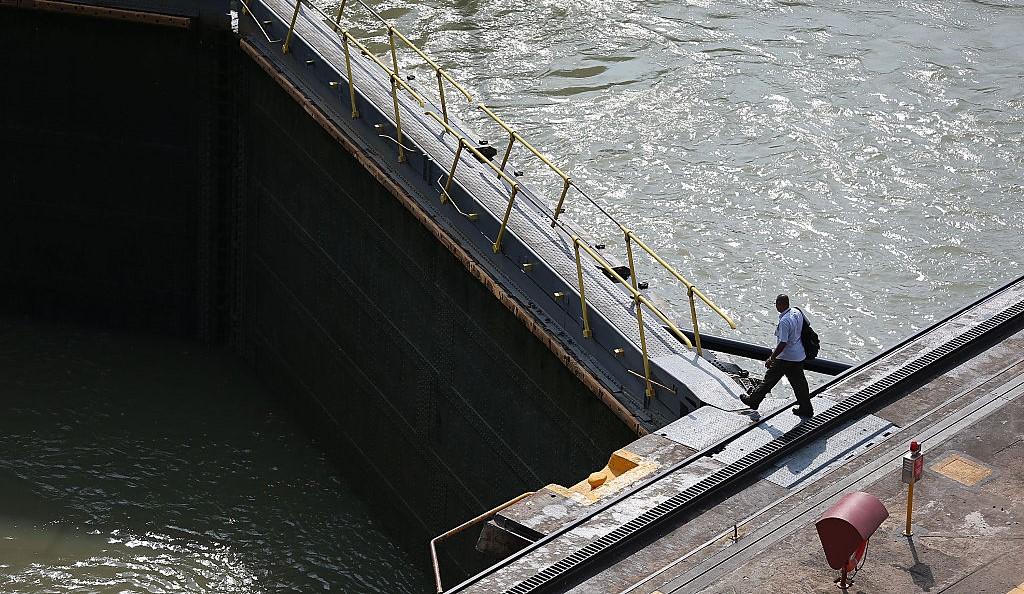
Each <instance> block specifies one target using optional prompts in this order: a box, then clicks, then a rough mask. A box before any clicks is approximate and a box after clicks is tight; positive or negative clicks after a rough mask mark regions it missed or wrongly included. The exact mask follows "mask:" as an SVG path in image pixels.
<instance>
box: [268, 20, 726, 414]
mask: <svg viewBox="0 0 1024 594" xmlns="http://www.w3.org/2000/svg"><path fill="white" fill-rule="evenodd" d="M346 1H347V0H342V2H341V4H340V6H339V7H338V12H337V14H336V15H334V16H333V17H331V16H329V15H327V14H326V13H325V12H324V11H323V10H321V9H320V8H319V7H318V6H316V5H315V4H312V3H311V2H310V0H296V3H295V10H294V12H293V13H292V15H291V22H290V23H289V26H288V34H287V36H286V37H285V39H284V45H283V46H282V51H283V52H284V53H286V54H287V53H288V50H289V47H290V43H291V38H292V35H293V34H294V29H295V22H296V20H297V18H298V15H299V13H300V11H301V8H302V5H303V4H306V5H307V6H310V7H312V8H313V9H314V10H315V11H316V12H317V13H319V14H320V15H321V16H322V17H323V18H324V19H325V21H326V22H327V23H329V24H330V25H331V26H332V28H333V29H334V31H335V32H336V33H337V34H338V35H340V36H341V38H342V44H343V48H344V54H345V69H346V74H347V75H348V82H349V99H350V102H351V106H352V117H353V118H358V117H359V111H358V109H357V108H356V87H355V80H354V78H353V76H352V62H351V56H350V50H349V44H353V45H355V46H356V47H357V48H358V49H359V51H360V53H362V54H363V55H365V56H366V57H368V58H369V59H370V60H372V61H373V62H374V63H375V64H376V65H377V66H378V67H379V68H380V69H381V70H382V71H384V72H385V73H386V74H387V76H388V78H389V80H390V81H391V96H392V101H393V103H394V111H395V115H394V118H395V128H396V134H397V139H396V142H397V144H398V160H399V162H402V161H405V147H404V145H403V143H402V139H403V136H402V121H401V111H400V104H399V100H398V91H399V89H403V90H405V91H406V92H408V93H409V94H410V96H412V97H413V99H415V100H416V102H417V103H418V104H419V105H420V107H423V108H425V107H426V100H425V99H424V98H423V96H422V95H421V94H420V93H419V92H417V91H416V90H415V89H414V88H413V87H412V86H411V85H409V84H407V83H406V81H405V80H403V79H402V77H401V76H400V75H399V65H398V51H397V44H396V43H395V38H396V37H397V38H398V39H399V40H400V41H401V42H402V43H403V44H405V45H406V46H407V47H408V48H409V49H411V50H413V51H414V52H415V53H416V54H417V55H418V56H419V57H420V58H421V59H422V60H423V61H424V62H425V63H426V64H427V65H428V66H429V67H430V68H432V69H433V70H434V73H435V77H436V78H437V83H438V95H439V97H440V103H441V115H440V116H438V115H437V114H436V113H434V112H432V111H426V112H425V114H426V115H427V116H429V117H431V118H433V119H434V120H435V121H437V122H438V123H439V124H440V125H441V126H442V127H443V129H444V131H445V132H446V133H449V134H452V135H453V136H454V137H455V138H456V139H457V140H458V147H457V148H456V151H455V158H454V160H453V161H452V166H451V169H450V170H449V172H448V178H447V180H446V182H445V184H444V188H443V189H442V190H441V195H440V200H441V202H442V204H443V203H446V202H448V201H450V197H451V195H450V189H451V185H452V182H453V181H454V180H455V174H456V170H457V168H458V163H459V161H460V159H461V157H462V152H463V151H464V150H468V151H469V152H470V153H472V154H473V155H474V156H475V157H476V158H477V160H479V161H480V162H481V163H484V164H486V165H487V166H488V167H490V168H491V169H492V170H493V171H494V172H495V173H496V174H497V176H498V178H499V179H501V180H503V181H504V182H506V183H507V184H508V185H509V188H510V194H509V199H508V203H507V204H506V207H505V213H504V216H503V217H502V221H501V226H500V227H499V229H498V234H497V236H496V237H495V239H494V241H493V242H492V244H491V249H492V250H493V251H494V252H495V253H497V252H500V251H501V244H502V238H503V237H504V235H505V232H506V231H507V229H508V221H509V218H510V215H511V213H512V208H513V206H514V204H515V201H516V197H517V195H519V192H520V186H519V183H518V182H517V181H516V180H515V179H513V178H512V177H509V175H508V174H507V173H505V169H506V167H507V165H508V161H509V157H510V155H511V153H512V149H513V148H514V147H515V144H516V143H517V142H518V143H519V144H520V145H522V146H523V147H524V148H525V149H526V150H528V151H529V152H530V153H532V154H533V155H534V156H535V157H536V158H537V159H538V160H540V161H541V163H543V164H544V165H546V166H547V167H548V168H549V169H551V171H553V172H554V173H555V174H556V175H558V177H559V178H560V179H561V180H562V190H561V193H560V194H559V197H558V200H557V204H556V205H555V208H554V211H553V213H552V214H551V215H550V218H551V226H552V227H553V228H554V227H560V228H561V229H562V230H563V231H564V232H565V233H566V234H567V235H569V236H570V237H571V238H572V240H573V245H574V250H575V254H576V268H577V281H578V283H579V291H580V307H581V313H582V316H583V335H584V336H585V337H590V336H592V330H591V328H590V320H589V315H588V311H587V301H586V288H585V286H584V282H583V267H582V260H581V256H580V251H581V248H582V251H583V252H585V253H587V254H588V255H589V256H590V257H592V258H593V259H594V260H595V261H596V262H597V263H598V264H599V265H600V267H601V268H602V269H603V270H604V271H605V272H606V273H607V275H608V276H609V277H610V278H612V279H614V280H616V281H617V282H619V283H621V284H622V285H623V286H624V287H625V288H626V289H627V291H629V293H630V295H631V297H632V299H633V301H634V302H635V303H636V317H637V323H638V326H639V333H640V348H641V352H642V354H643V362H644V375H643V377H644V379H645V382H646V384H647V390H646V393H647V396H648V397H650V396H652V395H653V394H654V387H653V386H654V385H660V384H658V383H657V382H654V381H653V380H652V379H651V374H650V359H649V357H648V354H647V343H646V336H645V332H644V324H643V307H647V308H648V309H649V310H650V311H651V313H653V314H654V315H655V316H656V317H657V318H658V319H660V320H661V321H662V322H663V323H664V324H665V325H666V327H667V328H668V330H669V331H670V332H671V333H672V334H673V335H674V336H675V337H676V338H678V339H679V340H680V342H682V343H683V344H685V345H686V346H687V347H689V348H692V349H695V350H696V351H697V353H698V354H701V353H702V349H701V342H700V328H699V325H698V321H697V309H696V300H697V299H699V300H701V301H703V302H704V303H705V304H706V305H707V306H708V307H710V308H711V309H712V311H714V312H715V313H716V314H718V315H719V316H720V317H721V318H722V319H724V320H725V321H726V323H727V324H728V325H729V327H730V328H733V329H735V328H736V323H735V322H734V321H733V320H732V318H731V317H729V315H728V314H726V313H725V311H723V310H722V309H721V308H720V307H718V306H717V305H716V304H715V303H713V302H712V301H711V300H710V299H709V298H708V297H707V296H706V295H705V294H704V293H703V292H701V291H700V290H699V289H698V288H697V287H696V285H694V284H693V283H692V282H690V281H689V280H687V279H686V278H685V277H684V276H683V275H682V274H680V273H679V271H678V270H676V269H675V267H673V266H672V265H671V264H669V263H668V262H667V261H665V259H664V258H662V257H661V256H659V255H658V254H657V252H655V251H654V250H653V249H652V248H651V247H650V246H648V245H647V244H646V243H644V241H643V240H641V239H640V238H639V237H638V236H637V235H636V234H635V233H634V232H633V231H631V230H630V229H628V228H626V227H625V226H624V225H622V224H621V223H619V222H618V221H617V220H615V218H614V217H612V216H611V215H610V214H609V213H608V212H607V211H605V210H604V208H602V207H601V206H600V204H598V203H597V202H596V201H595V200H594V199H592V198H591V197H590V196H589V195H588V194H587V193H586V192H584V191H583V189H582V188H580V187H579V186H578V185H576V184H575V183H574V182H573V181H572V179H571V178H570V177H569V176H568V175H567V174H566V173H565V172H564V171H563V170H562V169H561V168H560V167H558V166H557V165H555V164H554V163H553V162H552V161H551V159H550V158H548V157H547V156H545V155H544V154H543V153H541V152H540V151H539V150H537V148H536V147H534V146H533V145H532V144H530V142H529V141H527V140H526V139H525V138H524V137H523V136H522V135H521V134H519V133H518V132H516V130H515V129H514V128H513V127H512V126H510V125H509V124H508V123H507V122H505V121H504V120H503V119H501V117H499V116H498V115H497V114H496V113H494V111H492V110H491V109H490V108H489V107H487V106H486V105H485V104H483V103H478V104H477V108H478V109H479V110H480V111H482V112H483V113H484V114H486V115H487V117H488V118H489V119H490V120H491V121H492V122H494V123H495V124H497V125H498V126H499V127H500V128H501V129H502V130H503V131H504V132H505V133H507V134H508V138H509V140H508V145H507V146H506V148H505V153H504V155H503V157H502V160H501V164H500V166H499V165H495V164H494V162H493V161H491V160H490V159H489V158H487V157H486V156H484V155H483V154H482V153H481V152H480V151H479V150H478V149H477V148H476V147H475V146H474V144H475V143H473V142H470V141H469V140H468V139H467V138H466V137H465V136H464V135H462V134H461V133H459V132H458V131H457V130H456V129H455V128H454V127H452V125H451V124H450V122H449V117H448V107H447V102H446V98H445V85H444V82H445V81H447V82H448V83H450V84H451V85H452V86H453V87H455V88H456V89H457V90H458V91H459V92H460V93H461V94H462V95H463V96H464V97H465V98H466V100H467V101H468V102H472V101H473V97H472V95H471V94H470V93H469V91H467V90H466V89H465V88H463V86H462V85H460V84H459V83H458V82H457V81H456V80H455V79H454V78H453V77H452V76H451V75H450V74H449V73H448V72H447V71H445V70H444V69H443V68H441V66H439V65H438V64H437V62H435V61H434V60H433V59H431V58H430V56H428V55H427V54H426V53H425V52H424V51H423V50H422V49H420V48H419V47H417V46H416V44H414V43H413V42H412V41H410V40H409V38H408V37H406V36H405V35H403V34H402V33H401V32H400V31H399V30H398V29H397V28H395V26H394V25H392V24H391V23H390V22H388V21H387V20H386V19H384V17H382V16H381V15H380V14H379V13H378V12H377V11H375V10H374V9H373V8H372V7H371V6H369V5H368V4H366V3H365V2H364V1H363V0H356V2H358V3H359V4H360V5H361V6H362V7H363V8H365V9H366V10H367V11H368V12H369V13H370V14H371V15H372V16H373V17H374V19H375V20H377V21H378V22H379V23H380V24H382V25H384V27H385V30H386V32H387V36H388V44H389V47H390V54H391V65H390V66H388V65H387V64H385V63H384V62H383V61H381V60H380V59H379V58H378V57H377V56H376V55H375V54H374V53H373V52H372V51H371V50H370V49H369V48H367V47H366V46H365V45H364V44H363V43H361V42H360V41H359V40H358V39H356V38H355V37H354V36H352V34H351V33H349V31H348V29H342V28H340V22H341V17H342V15H343V13H344V10H345V5H346ZM261 29H262V27H261ZM264 35H266V32H265V31H264ZM268 39H269V36H268ZM517 175H518V174H517ZM570 187H574V188H575V189H576V191H578V192H579V193H580V194H581V195H582V196H583V197H584V198H586V199H587V200H588V201H589V202H590V203H591V204H593V205H594V206H595V207H597V209H598V210H600V211H601V213H602V214H604V215H605V217H607V218H608V219H609V220H611V221H612V222H613V223H614V224H615V225H616V226H618V227H619V229H620V230H621V231H622V233H623V237H624V239H625V244H626V256H627V260H628V263H629V272H630V279H631V280H630V282H627V281H626V279H624V278H622V276H621V275H620V274H618V273H617V272H616V271H615V270H614V269H613V268H612V266H611V265H610V264H609V263H608V262H607V260H605V259H604V258H603V257H602V256H601V255H600V254H599V253H597V251H596V249H595V248H593V247H592V246H591V245H590V244H588V243H587V242H585V241H583V240H581V239H580V237H579V236H578V235H576V234H574V233H573V232H571V231H569V230H568V229H566V228H565V227H564V226H562V224H561V223H560V221H559V220H558V217H559V215H560V214H561V213H562V212H564V211H565V209H564V208H563V206H564V203H565V199H566V196H567V195H568V192H569V188H570ZM524 196H526V197H527V198H529V196H530V195H529V194H524ZM531 201H532V199H531ZM452 204H453V205H454V202H453V203H452ZM534 204H536V203H535V202H534ZM538 207H539V208H542V209H544V207H542V206H540V205H538ZM460 212H461V211H460ZM467 216H468V215H467ZM470 218H471V220H475V218H474V217H472V216H471V217H470ZM633 245H636V246H639V247H640V249H642V250H643V251H644V252H646V253H647V254H648V255H649V256H651V258H652V259H654V261H655V262H657V263H658V264H659V265H660V266H661V267H662V268H664V269H665V270H666V271H667V272H668V273H669V274H670V275H671V276H673V277H674V278H675V279H676V280H678V281H679V282H680V283H682V284H683V286H684V287H686V291H687V297H688V299H689V302H690V317H691V321H692V324H693V342H691V341H690V340H689V339H688V338H687V336H686V335H685V334H683V332H682V331H680V330H679V328H678V327H677V326H676V324H675V323H673V322H672V321H671V320H670V319H669V318H668V316H666V315H665V313H664V312H662V311H661V310H660V309H659V308H658V307H657V306H655V305H654V304H653V303H652V302H651V301H650V300H649V299H648V298H647V297H645V296H644V295H643V294H641V293H640V290H639V285H638V284H637V274H636V266H635V262H634V257H633ZM637 375H639V374H637Z"/></svg>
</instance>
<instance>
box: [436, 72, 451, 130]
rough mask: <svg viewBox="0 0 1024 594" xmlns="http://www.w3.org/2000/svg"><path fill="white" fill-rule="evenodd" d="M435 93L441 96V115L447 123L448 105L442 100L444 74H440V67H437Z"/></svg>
mask: <svg viewBox="0 0 1024 594" xmlns="http://www.w3.org/2000/svg"><path fill="white" fill-rule="evenodd" d="M437 94H438V95H440V96H441V117H442V118H444V123H446V124H447V123H448V105H447V104H446V103H445V101H444V75H442V74H441V69H440V68H438V69H437Z"/></svg>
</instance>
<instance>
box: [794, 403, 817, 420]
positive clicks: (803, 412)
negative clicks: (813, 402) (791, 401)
mask: <svg viewBox="0 0 1024 594" xmlns="http://www.w3.org/2000/svg"><path fill="white" fill-rule="evenodd" d="M793 414H794V415H796V416H798V417H813V416H814V409H813V408H811V407H809V406H808V407H807V408H804V407H802V406H798V407H796V408H794V409H793Z"/></svg>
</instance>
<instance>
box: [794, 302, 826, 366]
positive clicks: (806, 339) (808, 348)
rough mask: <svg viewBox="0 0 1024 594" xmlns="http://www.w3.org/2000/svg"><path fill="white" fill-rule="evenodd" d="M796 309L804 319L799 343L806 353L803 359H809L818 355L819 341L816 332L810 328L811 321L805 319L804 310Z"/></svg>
mask: <svg viewBox="0 0 1024 594" xmlns="http://www.w3.org/2000/svg"><path fill="white" fill-rule="evenodd" d="M796 310H797V311H798V312H800V317H801V318H803V320H804V327H803V328H802V329H801V330H800V344H802V345H803V346H804V352H805V353H807V358H806V359H804V361H810V360H811V359H813V358H815V357H817V356H818V351H820V350H821V341H820V340H819V339H818V333H817V332H815V331H814V328H811V323H810V322H808V321H807V315H806V314H804V310H802V309H800V308H799V307H798V308H796Z"/></svg>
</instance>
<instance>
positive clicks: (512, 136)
mask: <svg viewBox="0 0 1024 594" xmlns="http://www.w3.org/2000/svg"><path fill="white" fill-rule="evenodd" d="M515 142H516V133H515V132H513V131H511V130H509V132H508V148H506V149H505V156H504V157H502V158H501V167H500V169H501V170H502V171H505V165H506V164H507V163H508V156H509V155H511V154H512V145H513V144H515Z"/></svg>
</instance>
